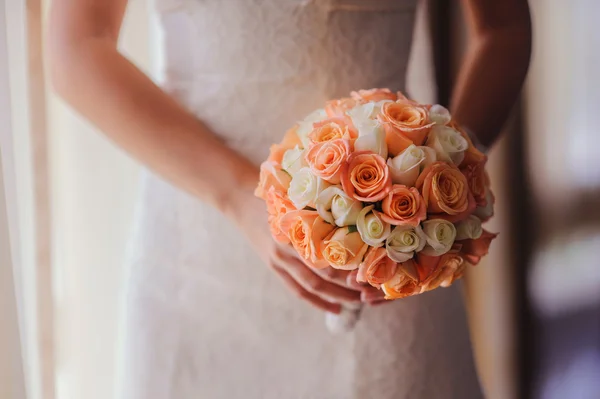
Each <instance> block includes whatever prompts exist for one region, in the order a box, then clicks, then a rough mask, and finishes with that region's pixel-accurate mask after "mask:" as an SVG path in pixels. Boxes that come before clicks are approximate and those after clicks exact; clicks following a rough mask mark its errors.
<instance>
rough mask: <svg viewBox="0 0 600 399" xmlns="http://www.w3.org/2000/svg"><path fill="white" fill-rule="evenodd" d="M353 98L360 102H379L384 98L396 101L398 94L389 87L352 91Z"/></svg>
mask: <svg viewBox="0 0 600 399" xmlns="http://www.w3.org/2000/svg"><path fill="white" fill-rule="evenodd" d="M350 95H351V96H352V98H353V99H355V100H356V101H359V102H369V101H373V102H379V101H384V100H392V101H396V100H397V99H398V96H397V95H396V94H394V93H392V92H391V91H390V90H389V89H371V90H359V91H353V92H352V93H350Z"/></svg>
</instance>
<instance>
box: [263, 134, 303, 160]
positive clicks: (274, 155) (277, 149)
mask: <svg viewBox="0 0 600 399" xmlns="http://www.w3.org/2000/svg"><path fill="white" fill-rule="evenodd" d="M296 128H297V127H296V126H295V127H293V128H291V129H290V130H288V131H287V132H286V134H285V136H283V140H282V141H281V143H280V144H273V145H272V146H271V148H270V150H269V158H268V159H267V161H271V162H275V163H279V164H280V163H281V161H282V160H283V154H285V152H286V151H287V150H290V149H292V148H294V147H296V146H300V147H302V142H301V141H300V138H299V137H298V134H297V133H296Z"/></svg>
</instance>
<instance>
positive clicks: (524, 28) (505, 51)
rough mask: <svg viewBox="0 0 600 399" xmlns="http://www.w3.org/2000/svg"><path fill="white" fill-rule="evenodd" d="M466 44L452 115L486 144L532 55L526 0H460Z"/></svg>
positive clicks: (514, 96) (505, 113)
mask: <svg viewBox="0 0 600 399" xmlns="http://www.w3.org/2000/svg"><path fill="white" fill-rule="evenodd" d="M461 1H462V4H463V9H464V11H465V16H466V18H465V19H466V20H467V23H468V25H469V46H468V51H467V55H466V58H465V60H464V61H463V66H462V68H461V71H460V74H459V76H458V80H457V83H456V86H455V89H454V92H453V96H452V102H451V108H452V111H453V116H454V117H455V118H456V119H457V121H459V122H460V123H461V124H463V125H464V126H466V127H467V128H468V129H470V130H471V131H473V132H475V133H476V134H477V137H478V139H479V140H480V141H481V143H482V144H484V145H485V146H490V145H491V144H492V143H493V142H494V141H495V139H496V138H497V136H498V134H499V133H500V131H501V129H502V126H503V125H504V123H505V121H506V119H507V117H508V115H509V114H510V111H511V109H512V107H513V105H514V103H515V101H516V99H517V97H518V95H519V92H520V91H521V87H522V85H523V81H524V80H525V76H526V74H527V69H528V67H529V59H530V55H531V22H530V15H529V6H528V4H527V0H502V1H494V0H461Z"/></svg>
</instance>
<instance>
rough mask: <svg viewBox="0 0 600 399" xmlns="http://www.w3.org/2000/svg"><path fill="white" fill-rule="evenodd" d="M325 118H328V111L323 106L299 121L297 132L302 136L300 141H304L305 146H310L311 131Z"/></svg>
mask: <svg viewBox="0 0 600 399" xmlns="http://www.w3.org/2000/svg"><path fill="white" fill-rule="evenodd" d="M325 119H327V113H326V112H325V110H324V109H322V108H321V109H318V110H316V111H313V112H311V113H310V114H308V116H307V117H306V118H304V120H302V121H301V122H298V129H297V130H296V134H297V135H298V137H299V138H300V141H301V142H302V145H303V146H304V148H306V147H308V145H309V144H310V139H309V138H308V135H309V134H310V132H312V131H313V125H314V124H315V123H317V122H321V121H323V120H325Z"/></svg>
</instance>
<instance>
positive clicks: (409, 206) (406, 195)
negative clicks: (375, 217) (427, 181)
mask: <svg viewBox="0 0 600 399" xmlns="http://www.w3.org/2000/svg"><path fill="white" fill-rule="evenodd" d="M381 207H382V209H383V215H382V217H381V218H382V219H383V220H384V221H386V222H388V223H389V224H393V225H400V224H407V225H410V226H413V227H416V226H418V225H419V223H421V221H422V220H425V218H426V217H427V209H426V207H425V202H424V201H423V198H422V197H421V194H419V190H417V189H416V188H414V187H410V188H408V187H406V186H403V185H401V184H394V185H393V186H392V190H391V191H390V192H389V193H388V195H387V197H385V198H384V199H383V203H382V206H381Z"/></svg>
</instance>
